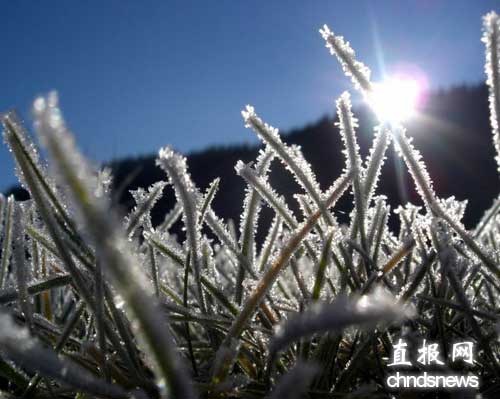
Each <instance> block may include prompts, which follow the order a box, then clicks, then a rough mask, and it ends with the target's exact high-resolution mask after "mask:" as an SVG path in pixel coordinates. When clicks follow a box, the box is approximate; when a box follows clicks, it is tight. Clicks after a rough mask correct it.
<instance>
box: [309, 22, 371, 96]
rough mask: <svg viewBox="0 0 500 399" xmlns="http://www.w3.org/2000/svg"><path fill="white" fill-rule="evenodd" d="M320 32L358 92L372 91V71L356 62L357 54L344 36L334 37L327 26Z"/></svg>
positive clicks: (327, 46)
mask: <svg viewBox="0 0 500 399" xmlns="http://www.w3.org/2000/svg"><path fill="white" fill-rule="evenodd" d="M319 32H320V33H321V36H322V37H323V39H325V41H326V44H325V46H326V48H328V49H329V50H330V53H331V54H332V55H335V56H336V57H337V58H338V60H339V62H340V65H342V68H343V70H344V73H345V74H346V75H347V76H349V77H350V78H351V80H352V83H353V84H354V87H355V88H356V89H357V90H362V91H364V92H369V91H370V90H371V83H370V69H369V68H368V67H367V66H366V65H365V64H363V63H362V62H359V61H357V60H356V53H355V52H354V50H353V49H352V47H351V45H350V44H349V42H348V41H346V40H344V38H343V37H342V36H337V35H334V33H333V32H332V31H331V30H330V28H328V26H327V25H324V26H323V28H322V29H320V30H319Z"/></svg>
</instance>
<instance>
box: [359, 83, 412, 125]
mask: <svg viewBox="0 0 500 399" xmlns="http://www.w3.org/2000/svg"><path fill="white" fill-rule="evenodd" d="M419 95H420V87H419V84H418V82H417V81H416V80H413V79H402V78H391V79H387V80H384V81H383V82H380V83H375V84H374V85H373V92H372V93H371V94H370V96H369V97H368V99H367V101H368V102H369V104H370V106H371V107H372V108H373V110H374V111H375V113H376V114H377V117H378V118H379V119H380V121H381V122H390V123H400V122H402V121H405V120H407V119H408V118H410V117H412V116H413V115H414V114H415V112H416V106H417V100H418V98H419Z"/></svg>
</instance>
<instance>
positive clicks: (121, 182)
mask: <svg viewBox="0 0 500 399" xmlns="http://www.w3.org/2000/svg"><path fill="white" fill-rule="evenodd" d="M355 115H356V117H357V118H358V119H359V128H358V130H357V132H358V140H359V144H360V146H361V151H362V153H363V156H366V154H367V153H368V150H369V148H370V146H371V141H372V138H373V127H374V126H375V123H376V121H375V120H374V116H373V115H372V113H371V112H370V111H369V110H368V109H366V108H365V107H363V106H361V107H357V108H356V109H355ZM270 122H272V121H270ZM334 122H335V121H334V120H332V119H331V118H327V117H325V118H323V119H321V120H319V121H317V122H316V123H313V124H310V125H307V126H305V127H304V128H302V129H297V130H294V131H291V132H288V133H283V139H284V141H286V142H287V143H289V144H297V145H300V146H301V147H302V150H303V152H304V155H305V158H306V159H307V160H308V161H309V162H310V163H311V165H312V168H313V170H314V171H315V172H316V174H317V177H318V181H319V183H320V185H321V187H322V188H323V189H325V188H326V187H328V186H329V185H330V184H331V183H332V181H333V180H334V179H335V178H336V177H337V176H338V175H339V174H340V173H341V171H342V169H343V168H344V165H345V159H344V156H343V154H342V145H341V139H340V135H339V133H338V129H337V127H336V126H335V124H334ZM407 128H408V131H409V135H410V136H412V137H414V143H415V146H416V148H418V149H419V150H420V151H421V152H422V155H423V158H424V160H425V162H426V164H427V167H428V169H429V173H430V175H431V176H432V178H433V180H434V186H435V189H436V192H437V193H438V195H439V196H441V197H448V196H451V195H454V196H455V197H456V198H457V199H459V200H463V199H468V200H469V203H468V207H467V211H466V215H465V224H466V226H467V227H471V226H473V225H474V224H475V223H476V222H477V221H478V219H479V218H480V217H481V215H482V214H483V212H484V211H485V210H486V209H487V208H488V207H490V206H491V204H492V202H493V199H494V198H495V196H497V195H498V193H499V187H500V185H499V178H498V175H497V172H496V164H495V161H494V148H493V144H492V134H491V129H490V125H489V110H488V101H487V89H486V87H485V86H484V85H480V86H459V87H455V88H452V89H449V90H446V91H439V92H436V93H433V94H431V95H430V96H429V98H428V99H427V102H426V105H425V107H424V109H423V110H422V116H419V117H418V118H415V119H414V120H413V121H411V122H410V123H408V124H407ZM248 134H253V132H251V131H249V132H248ZM258 149H259V147H258V146H249V145H236V146H219V147H211V148H208V149H206V150H204V151H201V152H194V153H191V154H188V155H187V157H188V165H189V171H190V173H191V175H192V177H193V180H194V181H195V183H196V184H197V185H198V187H199V188H200V189H201V190H205V189H206V187H207V186H208V185H209V183H210V182H211V181H212V180H213V179H215V178H216V177H220V178H221V182H220V189H219V192H218V193H217V195H216V198H215V200H214V203H213V207H214V210H215V211H216V213H217V214H218V215H219V216H221V217H223V218H224V219H226V220H227V219H233V220H235V221H236V222H239V215H240V213H241V207H242V201H243V196H244V183H243V180H242V179H241V178H240V177H239V176H237V175H236V172H235V170H234V166H235V164H236V162H237V161H238V160H239V159H241V160H243V161H245V162H250V161H252V160H254V159H255V158H256V156H257V152H258ZM155 157H156V154H151V155H146V156H143V157H139V158H127V159H119V160H115V161H112V162H110V163H109V165H108V166H110V167H111V168H112V170H113V175H114V184H113V185H114V191H115V195H116V198H117V202H119V203H120V204H121V205H122V206H123V208H124V211H125V210H126V209H128V208H130V207H131V206H133V205H134V204H133V201H132V197H131V195H130V193H129V190H130V189H136V188H137V187H147V186H149V185H151V184H152V183H154V182H156V181H158V180H160V179H165V178H166V176H165V174H164V172H163V171H162V170H161V169H159V168H158V167H156V166H155ZM273 162H274V163H273V166H272V173H271V175H270V181H271V184H272V185H273V187H274V188H275V189H276V190H277V191H278V192H279V193H281V194H283V195H284V196H285V197H286V198H287V200H288V202H289V204H290V206H291V208H292V209H293V210H298V208H297V204H296V201H295V200H294V198H293V194H294V193H297V192H300V189H299V187H298V186H297V185H296V183H295V182H294V181H293V179H292V178H291V175H290V174H289V173H288V172H287V171H286V170H284V168H283V167H282V166H281V165H277V163H279V161H278V160H275V161H273ZM10 191H11V192H14V193H15V195H16V197H17V198H19V199H23V198H27V193H25V192H23V190H22V189H20V188H13V189H11V190H10ZM378 194H385V195H387V197H388V198H389V203H390V204H391V205H392V206H393V207H396V206H398V205H399V204H401V203H405V202H406V201H408V200H409V201H411V202H413V203H420V199H419V198H418V196H417V194H416V192H415V190H414V187H413V183H412V182H411V178H410V176H409V174H408V172H407V171H406V167H405V166H404V164H403V161H402V160H401V159H400V158H399V157H398V156H397V154H396V153H395V149H394V147H393V146H392V145H391V148H390V150H389V152H388V159H387V161H386V163H385V164H384V167H383V171H382V177H381V184H380V185H379V190H378ZM173 201H174V195H173V191H172V189H171V188H170V187H167V188H166V189H165V196H164V198H163V200H162V201H160V202H159V203H158V204H157V205H156V206H155V208H154V210H153V219H154V222H155V223H159V222H160V221H161V220H162V218H163V216H164V215H165V213H166V212H167V211H168V210H169V209H171V207H172V205H173ZM350 203H351V199H350V198H349V196H344V198H343V200H342V202H341V203H340V204H339V206H338V209H339V211H338V217H339V219H340V220H342V219H345V217H346V214H347V213H348V212H349V211H350V206H349V204H350ZM342 210H345V213H343V212H342ZM297 214H298V213H297ZM263 215H264V216H263V217H265V218H267V219H269V216H270V210H269V209H264V213H263ZM395 223H396V221H395V218H394V220H392V224H393V226H394V225H395ZM265 225H266V224H265V223H263V224H261V226H265ZM264 228H265V227H264ZM261 233H262V232H261Z"/></svg>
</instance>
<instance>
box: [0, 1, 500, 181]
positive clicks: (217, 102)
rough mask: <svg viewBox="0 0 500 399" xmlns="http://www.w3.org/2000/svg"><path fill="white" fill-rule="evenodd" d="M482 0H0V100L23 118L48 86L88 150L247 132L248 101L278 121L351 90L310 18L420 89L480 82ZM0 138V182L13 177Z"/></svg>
mask: <svg viewBox="0 0 500 399" xmlns="http://www.w3.org/2000/svg"><path fill="white" fill-rule="evenodd" d="M498 4H499V3H498V1H493V0H480V1H474V0H446V1H445V0H441V1H439V0H434V1H432V0H415V1H409V0H408V1H403V0H400V1H396V0H377V1H375V0H373V1H367V0H357V1H354V0H350V1H338V0H330V1H319V0H318V1H293V0H287V1H260V0H254V1H239V0H238V1H236V0H232V1H229V0H228V1H216V0H213V1H189V0H185V1H139V0H136V1H130V0H120V1H118V0H114V1H111V0H101V1H90V0H89V1H68V0H66V1H53V0H46V1H27V0H26V1H22V0H20V1H5V2H3V3H2V23H1V24H0V49H1V50H2V62H1V63H0V110H1V111H3V110H7V109H10V108H16V109H18V110H19V112H20V113H21V115H22V116H23V117H24V118H25V119H26V121H27V123H28V124H29V125H30V126H31V120H30V118H29V110H30V107H31V102H32V100H33V99H34V97H35V96H36V95H38V94H42V93H46V92H47V91H49V90H51V89H56V90H58V91H59V94H60V99H61V104H62V108H63V112H64V114H65V116H66V119H67V121H68V123H69V125H70V127H71V128H72V130H73V131H74V133H75V135H76V136H77V141H78V142H79V144H80V147H81V148H82V150H83V151H84V153H85V154H86V155H87V156H88V157H90V158H91V159H94V160H96V161H104V160H109V159H112V158H116V157H122V156H127V155H140V154H145V153H152V152H156V151H157V150H158V148H159V147H160V146H164V145H167V144H171V145H173V146H174V147H175V148H176V149H178V150H181V151H184V152H187V151H191V150H197V149H201V148H203V147H206V146H207V145H210V144H229V143H239V142H255V141H256V139H255V137H254V136H253V134H252V132H250V131H249V130H247V129H245V128H244V127H243V123H242V120H241V116H240V110H241V109H242V107H243V106H244V105H245V104H247V103H250V104H253V105H254V106H255V107H256V110H257V112H258V113H260V114H261V116H262V117H263V118H264V119H265V120H266V121H268V122H269V123H271V124H273V125H274V126H277V127H279V128H280V129H282V130H288V129H290V128H293V127H300V126H302V125H304V124H306V123H308V122H313V121H314V120H316V119H318V118H319V117H321V116H323V115H325V114H329V115H332V114H333V105H334V100H335V98H336V97H338V95H339V94H340V93H341V92H342V91H343V90H345V89H351V87H350V85H349V82H348V80H347V79H346V78H344V76H343V74H342V72H341V70H340V67H339V66H338V64H337V62H336V60H335V59H334V58H333V57H331V56H330V55H329V54H328V52H327V50H326V49H325V48H324V43H323V40H322V39H321V37H320V35H319V33H318V28H319V27H321V26H322V25H323V24H324V23H327V24H328V25H329V26H330V28H331V29H332V30H333V31H334V32H336V33H339V34H342V35H344V36H345V37H346V38H347V39H348V40H349V41H350V42H351V44H352V46H353V47H354V48H355V50H356V52H357V55H358V58H359V59H360V60H362V61H363V62H365V63H366V64H368V65H369V66H370V67H371V69H372V73H373V77H374V79H377V78H378V77H380V76H381V73H382V71H383V70H386V71H394V70H399V69H400V68H405V69H411V70H416V71H420V73H422V74H424V75H425V76H426V77H427V79H428V81H429V85H430V87H431V88H436V87H447V86H450V85H453V84H460V83H463V82H469V83H476V82H479V81H482V80H484V71H483V59H484V55H483V46H482V43H481V42H480V36H481V16H482V15H483V14H485V13H486V12H487V11H489V10H492V9H495V7H496V10H497V11H498V10H499V7H498ZM12 165H13V164H12V161H11V160H10V154H9V153H8V151H7V150H6V149H5V147H2V148H0V171H1V174H0V189H3V188H5V187H7V186H8V185H10V184H12V183H14V182H15V177H14V175H13V172H12Z"/></svg>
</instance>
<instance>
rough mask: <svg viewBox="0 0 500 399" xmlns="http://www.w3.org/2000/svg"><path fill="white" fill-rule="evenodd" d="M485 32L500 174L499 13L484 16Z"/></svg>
mask: <svg viewBox="0 0 500 399" xmlns="http://www.w3.org/2000/svg"><path fill="white" fill-rule="evenodd" d="M483 31H484V33H483V39H482V40H483V42H484V43H485V45H486V63H485V71H486V76H487V79H486V83H487V85H488V88H489V93H490V96H489V102H490V122H491V128H492V131H493V143H494V145H495V149H496V152H497V156H496V160H497V163H498V172H499V173H500V126H499V118H500V17H499V16H498V14H497V13H495V12H493V11H492V12H490V13H488V14H486V15H485V16H484V18H483Z"/></svg>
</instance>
